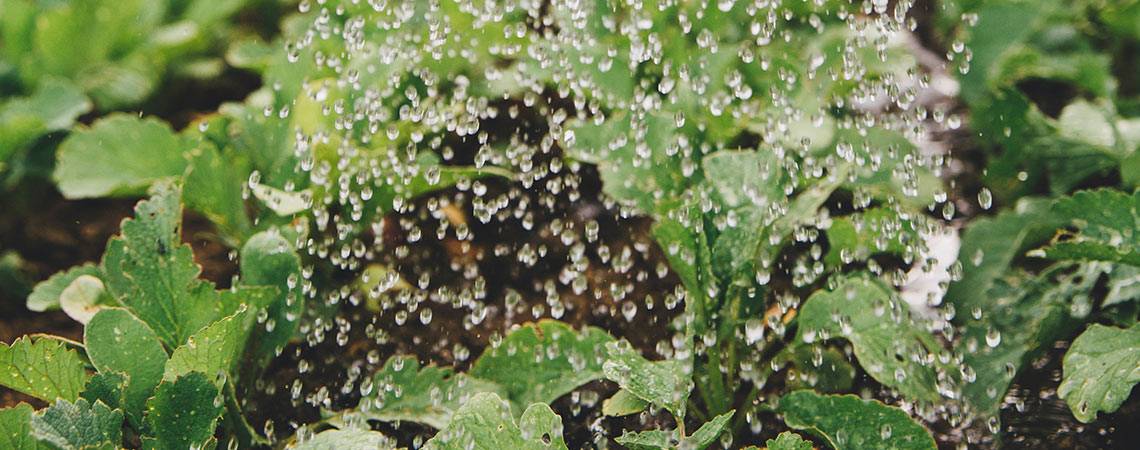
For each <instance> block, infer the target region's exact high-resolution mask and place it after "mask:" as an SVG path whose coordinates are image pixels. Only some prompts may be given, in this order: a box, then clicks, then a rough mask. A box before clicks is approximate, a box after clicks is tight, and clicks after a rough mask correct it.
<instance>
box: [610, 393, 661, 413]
mask: <svg viewBox="0 0 1140 450" xmlns="http://www.w3.org/2000/svg"><path fill="white" fill-rule="evenodd" d="M647 406H649V402H646V401H645V400H642V399H641V397H638V396H636V395H633V393H631V392H629V391H627V390H625V389H620V390H618V391H617V393H615V394H614V395H613V396H611V397H610V398H607V399H606V400H605V401H604V402H602V414H605V415H607V416H611V417H618V416H628V415H630V414H637V413H639V412H642V411H644V410H645V408H646V407H647Z"/></svg>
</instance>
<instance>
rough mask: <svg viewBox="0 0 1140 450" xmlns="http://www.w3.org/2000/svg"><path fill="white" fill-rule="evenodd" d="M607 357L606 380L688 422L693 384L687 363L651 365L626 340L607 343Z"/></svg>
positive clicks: (674, 362)
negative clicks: (687, 412)
mask: <svg viewBox="0 0 1140 450" xmlns="http://www.w3.org/2000/svg"><path fill="white" fill-rule="evenodd" d="M606 354H607V358H606V362H605V364H603V366H602V370H603V371H604V372H605V374H606V378H608V379H609V380H610V381H613V382H615V383H617V384H618V386H621V388H622V389H625V390H627V391H629V392H630V393H632V394H633V395H636V396H638V397H640V398H641V399H642V400H645V401H647V402H650V403H653V404H655V405H658V406H661V407H663V408H665V409H667V410H669V412H670V413H672V414H673V416H674V417H676V418H677V419H678V420H682V419H684V417H685V407H686V404H687V403H688V400H689V391H691V390H692V389H693V382H692V380H691V379H690V378H689V375H688V374H687V373H686V369H685V365H684V363H683V362H681V361H675V360H674V361H653V362H651V361H649V360H647V359H645V358H644V357H642V356H641V354H639V353H637V350H634V349H633V347H631V346H630V345H629V343H628V342H625V341H617V342H610V343H608V344H606Z"/></svg>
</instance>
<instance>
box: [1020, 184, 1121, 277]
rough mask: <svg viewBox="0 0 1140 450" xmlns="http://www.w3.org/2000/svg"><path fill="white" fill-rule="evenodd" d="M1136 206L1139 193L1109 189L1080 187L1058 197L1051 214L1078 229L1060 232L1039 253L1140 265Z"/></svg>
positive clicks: (1048, 255)
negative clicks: (1065, 232)
mask: <svg viewBox="0 0 1140 450" xmlns="http://www.w3.org/2000/svg"><path fill="white" fill-rule="evenodd" d="M1138 209H1140V193H1137V194H1132V195H1129V194H1126V193H1123V192H1120V191H1116V190H1112V189H1100V190H1095V191H1082V192H1078V193H1076V194H1073V195H1072V196H1071V197H1066V198H1063V199H1060V200H1058V201H1057V202H1056V204H1054V205H1053V213H1054V215H1055V216H1058V217H1063V218H1067V219H1071V220H1072V224H1073V225H1074V226H1076V228H1077V229H1079V230H1080V231H1078V232H1077V233H1076V234H1075V235H1074V234H1063V235H1061V236H1060V237H1059V238H1058V239H1056V240H1055V241H1054V243H1053V244H1052V245H1050V246H1048V247H1045V248H1044V249H1042V251H1041V252H1040V253H1043V254H1044V256H1045V257H1047V258H1050V259H1056V260H1082V261H1090V260H1091V261H1109V262H1121V263H1125V264H1129V265H1132V266H1140V215H1138V214H1140V212H1138ZM1035 254H1036V252H1035Z"/></svg>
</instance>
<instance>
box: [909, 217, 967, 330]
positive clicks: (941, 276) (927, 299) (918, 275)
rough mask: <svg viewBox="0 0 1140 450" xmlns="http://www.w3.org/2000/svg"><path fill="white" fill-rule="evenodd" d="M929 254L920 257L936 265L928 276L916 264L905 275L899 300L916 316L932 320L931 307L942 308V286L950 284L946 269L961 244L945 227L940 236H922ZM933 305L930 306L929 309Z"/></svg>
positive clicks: (951, 262) (943, 289)
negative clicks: (928, 258)
mask: <svg viewBox="0 0 1140 450" xmlns="http://www.w3.org/2000/svg"><path fill="white" fill-rule="evenodd" d="M922 238H923V239H924V240H925V241H926V244H927V248H929V249H930V250H929V253H927V254H926V255H924V257H931V258H934V259H935V260H936V261H937V262H936V263H935V264H934V266H933V267H932V268H931V270H930V271H929V272H927V271H923V270H922V267H921V264H916V265H915V266H914V267H912V268H911V269H910V272H907V281H906V284H905V285H903V287H902V293H901V295H902V298H903V300H904V301H906V302H907V303H908V304H909V305H910V308H911V311H914V312H915V313H916V314H919V315H921V316H925V317H934V316H935V310H934V308H933V306H937V305H940V304H942V297H943V296H945V295H946V289H945V288H944V287H943V286H944V285H946V284H948V283H949V282H950V266H951V265H952V264H954V261H956V260H957V259H958V251H959V249H960V248H961V246H962V240H961V238H959V237H958V230H957V229H954V228H952V227H946V228H944V229H943V230H942V232H941V233H937V234H925V235H923V236H922ZM932 305H933V306H932Z"/></svg>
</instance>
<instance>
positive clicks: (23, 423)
mask: <svg viewBox="0 0 1140 450" xmlns="http://www.w3.org/2000/svg"><path fill="white" fill-rule="evenodd" d="M33 411H34V410H33V409H32V406H31V405H29V404H27V403H20V404H19V405H16V406H13V407H11V408H4V409H0V448H5V449H8V450H48V449H50V448H51V447H50V446H48V445H46V444H43V443H41V442H39V441H38V440H36V438H35V437H33V436H32V412H33Z"/></svg>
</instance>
